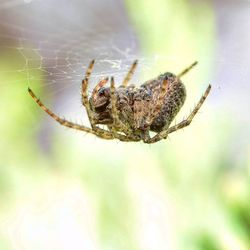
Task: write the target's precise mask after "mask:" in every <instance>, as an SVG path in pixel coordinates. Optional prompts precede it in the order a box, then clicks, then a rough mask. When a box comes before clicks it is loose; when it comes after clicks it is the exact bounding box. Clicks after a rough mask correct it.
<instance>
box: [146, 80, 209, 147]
mask: <svg viewBox="0 0 250 250" xmlns="http://www.w3.org/2000/svg"><path fill="white" fill-rule="evenodd" d="M210 90H211V85H210V84H209V85H208V87H207V89H206V91H205V93H204V94H203V95H202V97H201V98H200V100H199V102H198V104H197V105H196V106H195V108H194V109H193V111H192V112H191V114H190V115H189V116H188V118H187V119H185V120H183V121H182V122H180V123H178V124H176V125H174V126H172V127H170V128H166V129H164V128H163V130H162V131H161V132H159V133H158V134H156V135H155V136H154V137H152V138H151V139H149V140H148V141H145V142H146V143H154V142H157V141H160V140H162V139H166V138H167V136H168V134H170V133H173V132H175V131H177V130H179V129H181V128H184V127H186V126H188V125H189V124H190V123H191V122H192V120H193V118H194V117H195V115H196V114H197V112H198V111H199V109H200V108H201V106H202V104H203V103H204V101H205V100H206V98H207V96H208V94H209V92H210Z"/></svg>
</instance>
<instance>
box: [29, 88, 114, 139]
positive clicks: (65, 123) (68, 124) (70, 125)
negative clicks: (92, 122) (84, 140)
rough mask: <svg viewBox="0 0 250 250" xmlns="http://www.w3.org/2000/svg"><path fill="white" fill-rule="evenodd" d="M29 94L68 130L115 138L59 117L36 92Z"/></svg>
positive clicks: (101, 130) (102, 131)
mask: <svg viewBox="0 0 250 250" xmlns="http://www.w3.org/2000/svg"><path fill="white" fill-rule="evenodd" d="M28 92H29V94H30V95H31V97H32V98H33V100H34V101H35V102H36V103H37V104H38V105H39V106H40V107H41V108H42V109H43V110H44V111H45V112H46V113H47V114H48V115H49V116H51V117H52V118H53V119H54V120H56V121H57V122H58V123H60V124H61V125H63V126H65V127H68V128H72V129H76V130H81V131H84V132H87V133H91V134H94V135H96V136H99V137H101V138H104V139H113V138H114V136H113V135H112V134H111V133H110V132H109V131H106V130H103V129H100V128H97V130H95V131H94V130H93V129H91V128H88V127H85V126H83V125H79V124H76V123H73V122H70V121H67V120H65V119H63V118H60V117H59V116H58V115H56V114H55V113H54V112H52V111H51V110H50V109H48V108H47V107H46V106H45V105H44V104H43V103H42V102H41V101H40V100H39V99H38V98H37V97H36V95H35V94H34V92H33V91H32V90H31V89H30V88H28Z"/></svg>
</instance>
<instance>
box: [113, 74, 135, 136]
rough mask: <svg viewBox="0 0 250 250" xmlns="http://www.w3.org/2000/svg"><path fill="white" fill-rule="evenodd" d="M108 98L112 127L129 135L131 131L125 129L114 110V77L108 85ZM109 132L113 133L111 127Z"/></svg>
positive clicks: (116, 111) (115, 109)
mask: <svg viewBox="0 0 250 250" xmlns="http://www.w3.org/2000/svg"><path fill="white" fill-rule="evenodd" d="M110 96H111V112H112V117H113V125H114V126H115V127H116V126H118V127H120V128H121V129H122V131H124V132H125V133H126V134H131V132H132V131H131V130H130V129H129V128H127V126H126V125H125V124H123V122H122V121H121V120H120V119H119V116H118V110H117V108H116V101H117V100H116V96H115V80H114V77H113V76H112V77H111V84H110ZM111 131H113V132H114V128H113V127H112V126H111Z"/></svg>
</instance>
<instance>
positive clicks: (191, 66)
mask: <svg viewBox="0 0 250 250" xmlns="http://www.w3.org/2000/svg"><path fill="white" fill-rule="evenodd" d="M197 64H198V62H197V61H195V62H194V63H192V64H191V65H190V66H189V67H187V68H186V69H184V70H183V71H182V72H181V73H179V74H178V75H177V77H178V78H181V77H182V76H184V75H185V74H187V73H188V72H189V71H190V70H191V69H192V68H193V67H194V66H196V65H197Z"/></svg>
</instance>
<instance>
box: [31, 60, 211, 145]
mask: <svg viewBox="0 0 250 250" xmlns="http://www.w3.org/2000/svg"><path fill="white" fill-rule="evenodd" d="M94 63H95V61H94V60H92V61H91V62H90V64H89V66H88V68H87V71H86V73H85V78H84V79H83V80H82V88H81V100H82V104H83V106H84V107H85V109H86V111H87V115H88V119H89V121H90V124H91V128H89V127H86V126H84V125H79V124H76V123H73V122H70V121H67V120H65V119H62V118H60V117H59V116H58V115H56V114H55V113H53V112H52V111H51V110H50V109H48V108H47V107H46V106H45V105H44V104H43V103H42V102H41V101H40V100H39V99H38V98H37V97H36V95H35V94H34V92H33V91H32V90H31V89H30V88H28V92H29V94H30V95H31V97H32V98H33V100H34V101H35V102H36V103H37V104H38V105H39V106H40V107H41V108H42V109H43V110H44V111H45V112H46V113H47V114H48V115H50V116H51V117H52V118H53V119H54V120H56V121H57V122H58V123H60V124H61V125H63V126H65V127H69V128H73V129H76V130H81V131H84V132H87V133H91V134H94V135H96V136H98V137H100V138H103V139H118V140H120V141H126V142H129V141H134V142H136V141H141V140H142V141H143V142H144V143H148V144H149V143H155V142H158V141H160V140H161V139H166V138H167V136H168V134H170V133H172V132H175V131H177V130H179V129H181V128H184V127H186V126H188V125H189V124H190V123H191V121H192V120H193V118H194V116H195V115H196V114H197V112H198V111H199V109H200V108H201V106H202V104H203V103H204V101H205V99H206V98H207V96H208V94H209V92H210V89H211V85H210V84H209V85H208V87H207V89H206V91H205V93H204V94H203V95H202V97H201V98H200V100H199V102H198V104H197V105H196V106H195V108H194V109H193V111H192V112H191V113H190V115H189V116H188V117H187V118H186V119H184V120H183V121H181V122H180V123H178V124H176V125H174V126H171V127H170V124H171V122H172V121H173V119H174V118H175V116H176V115H177V113H178V112H179V110H180V108H181V107H182V106H183V104H184V102H185V99H186V90H185V86H184V84H183V83H182V81H181V80H180V78H181V77H182V76H183V75H185V74H186V73H187V72H188V71H189V70H190V69H192V68H193V67H194V66H195V65H196V64H197V62H194V63H193V64H192V65H190V66H189V67H188V68H186V69H185V70H183V71H182V72H181V73H180V74H178V75H174V74H172V73H169V72H166V73H164V74H161V75H159V76H158V77H156V78H154V79H151V80H149V81H146V82H145V83H144V84H142V85H141V86H140V87H136V86H135V85H132V84H131V85H128V82H129V80H130V79H131V77H132V75H133V74H134V71H135V68H136V66H137V60H135V61H134V63H133V64H132V66H131V68H130V69H129V71H128V73H127V75H126V77H125V78H124V80H123V82H122V84H121V85H120V86H119V87H118V88H116V87H115V81H114V77H111V83H110V86H109V87H107V86H105V85H106V84H107V83H108V81H109V78H108V77H107V78H105V79H102V80H101V81H100V82H99V83H98V84H97V85H96V86H95V88H94V89H93V91H92V94H91V96H90V98H89V97H88V94H87V88H88V84H89V78H90V75H91V72H92V70H93V67H94ZM100 124H104V125H106V126H107V129H103V128H100V127H99V126H98V125H100ZM150 131H153V132H155V133H156V134H155V135H154V136H152V137H151V136H150Z"/></svg>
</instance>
